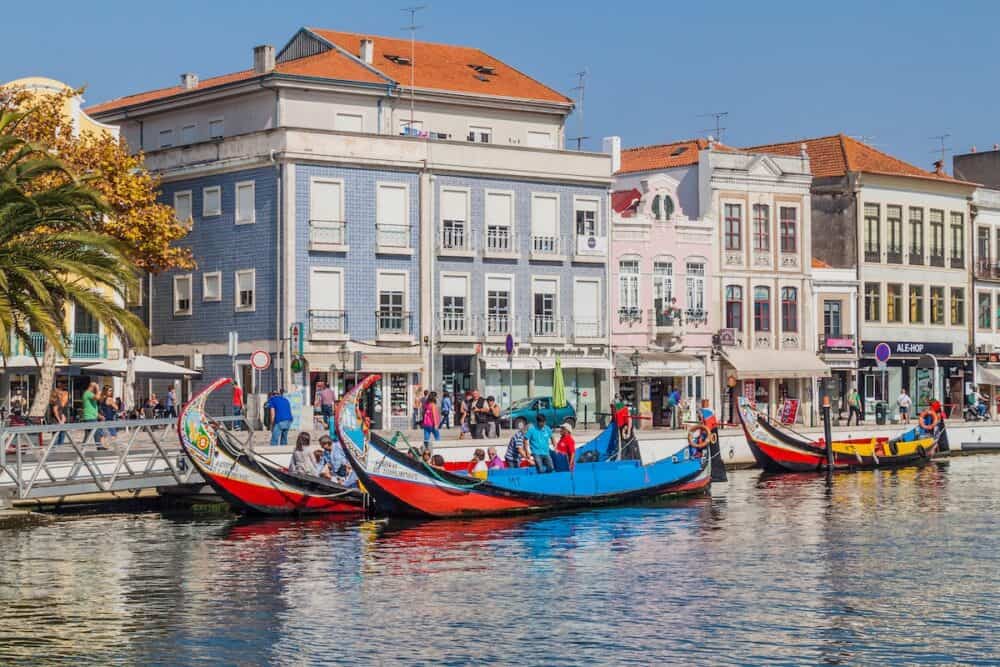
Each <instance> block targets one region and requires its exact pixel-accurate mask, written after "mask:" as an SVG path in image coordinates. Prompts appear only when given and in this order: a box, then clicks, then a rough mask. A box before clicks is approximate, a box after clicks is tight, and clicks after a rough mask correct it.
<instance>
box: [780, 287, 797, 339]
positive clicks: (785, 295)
mask: <svg viewBox="0 0 1000 667" xmlns="http://www.w3.org/2000/svg"><path fill="white" fill-rule="evenodd" d="M781 330H782V331H798V330H799V291H798V290H797V289H795V288H794V287H782V288H781Z"/></svg>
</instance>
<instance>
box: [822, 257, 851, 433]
mask: <svg viewBox="0 0 1000 667" xmlns="http://www.w3.org/2000/svg"><path fill="white" fill-rule="evenodd" d="M812 266H813V270H812V278H813V307H812V312H813V315H814V317H815V318H816V332H817V334H818V336H817V341H816V351H817V352H819V355H820V358H821V359H822V360H823V363H825V364H826V365H827V366H829V367H830V377H829V378H825V379H824V380H823V381H822V383H821V386H820V391H819V397H820V398H821V399H822V397H823V396H828V397H829V398H830V401H831V405H832V406H833V409H834V410H835V414H838V415H847V414H848V405H847V397H848V396H849V394H850V390H851V388H852V387H854V386H856V385H857V373H858V308H857V306H858V272H857V270H856V269H855V268H854V267H850V268H834V267H832V266H830V265H829V264H827V263H825V262H823V261H821V260H818V259H813V260H812Z"/></svg>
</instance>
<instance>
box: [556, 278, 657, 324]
mask: <svg viewBox="0 0 1000 667" xmlns="http://www.w3.org/2000/svg"><path fill="white" fill-rule="evenodd" d="M640 267H641V264H640ZM639 275H640V276H641V275H642V272H641V269H640V273H639ZM641 282H642V281H641V280H640V284H641ZM579 283H593V284H595V285H597V299H598V301H597V308H596V309H595V310H596V312H597V321H596V322H594V325H595V326H596V327H597V335H596V336H587V335H584V334H579V333H577V320H576V318H575V317H574V318H573V335H574V336H575V337H577V338H594V339H596V338H603V337H604V334H603V333H602V330H603V329H604V326H603V325H604V324H605V322H604V320H602V319H601V317H602V316H604V315H606V314H607V308H605V307H604V300H605V298H607V297H606V295H605V292H604V281H602V280H601V279H600V278H599V277H597V276H593V277H591V276H576V277H574V278H573V293H572V298H573V312H576V286H577V285H578V284H579ZM558 307H559V300H558V298H557V299H556V308H558Z"/></svg>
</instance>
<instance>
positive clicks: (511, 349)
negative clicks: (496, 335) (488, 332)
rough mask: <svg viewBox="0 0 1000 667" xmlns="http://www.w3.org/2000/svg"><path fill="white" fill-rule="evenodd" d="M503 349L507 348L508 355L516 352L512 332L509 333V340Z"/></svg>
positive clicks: (505, 342)
mask: <svg viewBox="0 0 1000 667" xmlns="http://www.w3.org/2000/svg"><path fill="white" fill-rule="evenodd" d="M503 349H505V350H507V355H508V356H510V355H512V354H514V337H513V336H511V335H510V334H507V340H505V341H504V344H503Z"/></svg>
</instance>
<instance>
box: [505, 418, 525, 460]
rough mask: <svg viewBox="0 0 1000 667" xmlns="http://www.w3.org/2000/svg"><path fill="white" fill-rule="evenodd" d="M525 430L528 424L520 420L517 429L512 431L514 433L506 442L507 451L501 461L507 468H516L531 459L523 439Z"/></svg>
mask: <svg viewBox="0 0 1000 667" xmlns="http://www.w3.org/2000/svg"><path fill="white" fill-rule="evenodd" d="M527 430H528V423H527V422H525V421H524V420H521V421H520V422H518V427H517V428H515V429H514V433H513V434H512V435H511V436H510V440H508V441H507V451H506V452H505V453H504V456H503V460H504V463H505V464H507V467H508V468H518V467H520V465H521V461H528V460H530V459H531V455H530V454H529V453H528V448H527V444H526V440H525V438H524V434H525V432H526V431H527Z"/></svg>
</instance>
